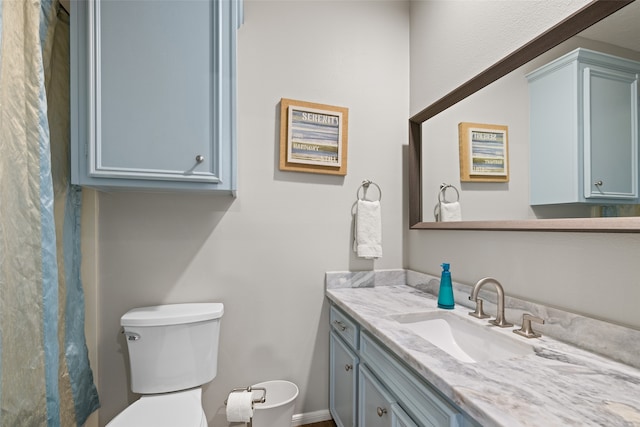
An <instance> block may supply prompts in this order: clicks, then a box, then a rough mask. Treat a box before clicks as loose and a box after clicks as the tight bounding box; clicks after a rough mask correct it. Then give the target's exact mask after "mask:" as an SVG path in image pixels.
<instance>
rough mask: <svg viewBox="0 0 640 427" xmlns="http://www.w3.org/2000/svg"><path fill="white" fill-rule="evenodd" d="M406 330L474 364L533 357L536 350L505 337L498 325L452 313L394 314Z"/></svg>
mask: <svg viewBox="0 0 640 427" xmlns="http://www.w3.org/2000/svg"><path fill="white" fill-rule="evenodd" d="M391 319H393V320H395V321H396V322H398V323H400V324H401V325H402V327H403V328H406V329H409V330H411V331H412V332H413V333H415V334H416V335H418V336H420V337H422V338H424V339H425V340H427V341H429V342H430V343H431V344H433V345H435V346H436V347H438V348H440V349H441V350H443V351H445V352H447V353H448V354H449V355H451V356H453V357H455V358H456V359H458V360H459V361H461V362H466V363H475V362H484V361H488V360H501V359H510V358H513V357H519V356H525V355H527V354H533V347H532V346H531V345H529V344H527V343H525V342H522V341H519V339H518V338H517V337H515V336H514V337H513V338H512V337H510V336H504V335H503V334H501V333H499V332H497V331H496V330H495V326H491V325H489V324H487V325H486V326H485V325H482V324H478V323H476V322H474V321H473V320H471V319H465V318H463V317H461V316H458V315H456V314H453V313H449V312H442V311H430V312H419V313H407V314H399V315H392V316H391Z"/></svg>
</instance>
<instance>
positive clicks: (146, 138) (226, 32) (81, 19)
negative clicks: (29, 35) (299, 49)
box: [71, 0, 241, 193]
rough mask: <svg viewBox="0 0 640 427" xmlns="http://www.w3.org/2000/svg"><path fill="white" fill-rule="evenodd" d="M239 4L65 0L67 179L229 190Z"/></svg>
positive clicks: (103, 185)
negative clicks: (68, 6) (69, 10)
mask: <svg viewBox="0 0 640 427" xmlns="http://www.w3.org/2000/svg"><path fill="white" fill-rule="evenodd" d="M239 1H240V0H204V1H181V0H164V1H141V0H136V1H121V0H89V1H74V2H73V5H72V7H73V14H72V22H71V73H72V75H71V82H72V89H71V99H72V101H71V102H72V113H71V116H72V129H73V131H72V137H71V139H72V182H73V183H75V184H80V185H85V186H91V187H96V188H100V189H118V188H124V189H145V190H154V189H155V190H196V191H198V190H199V191H211V190H221V191H224V192H228V193H232V192H234V191H235V189H236V179H235V173H236V171H235V162H236V142H235V141H236V129H235V127H236V123H235V122H236V111H235V110H236V32H237V28H238V24H239V21H240V19H241V18H240V3H239Z"/></svg>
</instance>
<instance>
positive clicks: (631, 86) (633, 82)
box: [583, 67, 638, 199]
mask: <svg viewBox="0 0 640 427" xmlns="http://www.w3.org/2000/svg"><path fill="white" fill-rule="evenodd" d="M583 77H584V80H583V83H584V110H583V111H584V121H585V127H584V156H585V158H584V175H585V176H584V193H585V194H584V197H585V198H587V199H589V198H593V199H598V198H600V199H609V198H619V199H636V198H637V197H638V129H637V127H638V83H637V75H636V74H631V73H623V72H619V71H614V70H607V69H604V68H599V67H585V68H584V70H583Z"/></svg>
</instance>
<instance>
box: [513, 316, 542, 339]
mask: <svg viewBox="0 0 640 427" xmlns="http://www.w3.org/2000/svg"><path fill="white" fill-rule="evenodd" d="M531 322H536V323H540V324H541V325H544V319H541V318H539V317H536V316H533V315H531V314H529V313H524V314H523V315H522V327H521V328H520V329H515V330H514V331H513V333H514V334H518V335H520V336H523V337H525V338H540V337H541V336H542V335H541V334H539V333H537V332H536V331H534V330H533V328H532V327H531Z"/></svg>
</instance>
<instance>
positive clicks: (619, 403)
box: [326, 285, 640, 427]
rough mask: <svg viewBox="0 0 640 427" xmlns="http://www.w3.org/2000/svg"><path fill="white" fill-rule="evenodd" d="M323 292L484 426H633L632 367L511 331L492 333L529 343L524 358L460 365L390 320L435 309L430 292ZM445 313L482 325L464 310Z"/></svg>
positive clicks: (638, 410) (637, 384) (636, 419)
mask: <svg viewBox="0 0 640 427" xmlns="http://www.w3.org/2000/svg"><path fill="white" fill-rule="evenodd" d="M326 295H327V297H328V298H329V300H331V301H332V302H333V304H335V305H336V306H337V307H339V308H340V309H342V310H343V311H344V312H346V313H347V314H349V315H350V316H351V317H353V319H354V320H356V321H357V322H358V323H360V325H362V327H363V329H364V330H367V331H368V332H369V333H371V334H372V335H373V336H375V337H376V338H377V339H378V340H380V341H381V342H383V343H384V344H385V345H386V346H387V347H389V349H391V350H392V351H393V352H395V353H396V355H397V356H398V357H400V358H401V359H402V360H404V361H405V362H406V363H407V364H408V365H409V366H411V367H412V368H413V369H414V370H415V371H417V372H418V373H419V374H420V375H422V376H423V377H424V378H425V379H426V380H427V381H428V382H430V383H431V384H432V385H434V386H435V387H437V388H438V389H439V390H440V391H441V392H442V393H443V394H444V395H445V396H447V397H448V398H449V399H451V401H453V402H454V403H455V404H456V405H458V406H459V407H460V408H462V410H463V411H465V412H466V413H467V414H468V415H469V416H470V417H472V418H473V419H475V420H476V421H477V422H478V423H480V424H481V425H482V426H484V427H491V426H503V427H516V426H536V427H540V426H546V427H555V426H608V427H612V426H640V370H639V369H636V368H634V367H631V366H628V365H625V364H622V363H619V362H615V361H613V360H610V359H608V358H604V357H601V356H598V355H596V354H594V353H591V352H588V351H585V350H582V349H579V348H577V347H574V346H571V345H569V344H565V343H563V342H560V341H557V340H555V339H552V338H549V337H545V336H543V337H541V338H536V339H526V338H521V337H518V336H517V335H515V334H513V333H512V332H511V331H512V330H513V328H504V329H502V328H494V329H495V330H496V332H497V333H501V334H505V335H506V336H508V337H509V338H510V339H516V340H523V341H525V342H527V343H529V344H531V345H533V346H534V352H533V353H532V354H531V355H525V356H519V357H516V358H513V359H506V360H494V361H487V362H478V363H463V362H459V361H458V360H457V359H455V358H453V357H452V356H450V355H449V354H447V353H445V352H444V351H442V350H440V349H439V348H438V347H436V346H434V345H432V344H431V343H429V342H428V341H426V340H424V339H421V338H419V337H417V336H416V335H414V334H413V333H412V332H411V331H409V330H408V329H405V328H403V327H402V325H401V324H399V323H398V322H396V321H394V320H392V319H390V318H389V316H392V315H398V314H403V313H413V312H421V311H426V310H439V309H438V308H437V300H436V297H435V296H434V295H432V294H429V293H426V292H423V291H420V290H418V289H416V288H413V287H410V286H406V285H390V286H375V287H354V288H350V287H347V288H336V289H327V290H326ZM446 311H447V312H450V313H454V314H456V315H460V316H464V317H465V319H471V320H472V321H475V322H478V324H480V325H483V326H487V319H484V320H480V319H475V318H473V317H471V316H468V314H467V313H468V311H469V309H468V308H466V307H460V306H459V305H456V308H455V309H454V310H446ZM487 311H488V310H487ZM533 326H534V328H535V326H536V324H534V325H533ZM487 327H488V326H487Z"/></svg>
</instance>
